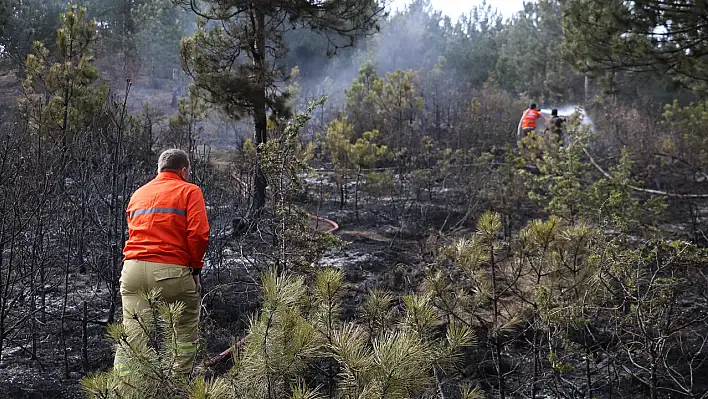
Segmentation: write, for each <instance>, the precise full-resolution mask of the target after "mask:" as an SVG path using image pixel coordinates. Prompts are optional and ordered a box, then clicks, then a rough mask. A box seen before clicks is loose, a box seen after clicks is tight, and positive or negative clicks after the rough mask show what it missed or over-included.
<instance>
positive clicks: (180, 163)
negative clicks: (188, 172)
mask: <svg viewBox="0 0 708 399" xmlns="http://www.w3.org/2000/svg"><path fill="white" fill-rule="evenodd" d="M186 167H189V156H188V155H187V153H186V152H184V151H182V150H180V149H177V148H170V149H169V150H165V151H163V152H162V154H160V158H159V159H158V160H157V172H158V173H160V172H162V171H165V170H171V171H178V170H180V169H182V168H186Z"/></svg>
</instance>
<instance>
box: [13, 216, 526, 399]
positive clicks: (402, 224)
mask: <svg viewBox="0 0 708 399" xmlns="http://www.w3.org/2000/svg"><path fill="white" fill-rule="evenodd" d="M367 208H369V207H367ZM384 208H385V207H384ZM483 208H484V207H483V206H482V207H480V210H481V209H483ZM371 209H376V208H375V207H371ZM309 211H310V212H312V213H313V214H319V215H320V216H322V217H325V218H329V219H331V220H334V221H336V222H337V223H338V224H339V226H340V229H339V230H338V231H337V233H336V234H337V235H338V236H339V237H340V238H341V239H342V240H343V241H344V242H345V243H346V245H345V246H344V248H342V249H338V250H336V251H332V252H331V253H328V254H326V255H325V257H324V258H323V259H322V260H321V261H320V262H319V265H320V266H336V267H341V268H343V269H344V271H345V281H346V283H347V284H348V286H349V290H348V291H347V293H346V296H345V298H344V309H343V317H344V318H347V319H348V318H352V317H354V316H355V313H356V311H357V309H359V308H360V305H361V302H362V299H363V298H364V296H365V294H367V293H368V292H369V291H370V290H371V289H373V288H382V289H385V290H388V291H390V292H392V293H395V294H404V293H409V292H410V291H411V290H414V289H415V287H417V286H418V284H419V283H420V281H421V280H422V277H423V274H424V272H425V261H426V258H427V257H428V256H429V255H430V253H431V251H432V250H433V249H434V248H435V247H438V246H439V245H442V244H443V243H442V242H436V241H435V240H432V241H431V240H430V237H431V236H432V237H434V236H435V234H434V232H435V231H436V230H438V229H440V228H441V227H443V225H444V224H445V223H446V220H448V219H452V220H460V219H461V218H462V217H463V215H460V214H454V215H450V214H448V213H446V212H445V211H443V210H442V209H441V207H437V208H436V207H433V208H430V209H426V210H425V215H426V218H425V219H426V220H425V221H424V222H422V223H420V222H418V221H417V219H416V218H417V216H409V217H407V218H398V217H397V218H392V217H390V216H387V215H386V211H385V210H382V209H379V210H378V211H376V210H374V211H361V212H360V215H359V217H358V218H357V217H356V213H355V212H354V211H352V210H351V209H345V210H339V209H338V207H337V206H336V204H334V203H329V204H325V206H324V209H322V210H320V211H316V209H314V207H312V208H311V209H309ZM411 213H412V214H415V215H419V214H422V213H423V212H411ZM536 216H537V215H535V214H533V213H530V212H528V211H525V210H521V209H520V210H518V212H517V219H516V220H514V223H513V224H514V227H513V230H517V229H518V227H520V226H522V225H523V224H524V223H525V221H526V220H528V219H531V218H533V217H536ZM474 219H475V217H474V216H473V217H470V220H468V221H467V222H466V223H464V224H463V225H462V229H461V230H459V231H457V233H460V232H464V231H465V230H468V231H469V230H470V229H472V228H473V226H474V222H475V220H474ZM232 254H233V252H232ZM230 262H231V264H229V265H228V270H229V272H228V276H222V277H219V279H217V276H216V275H214V274H208V275H206V276H205V277H204V280H203V285H204V288H205V292H208V294H206V295H205V297H204V304H205V307H204V313H203V316H202V339H203V344H204V345H202V346H203V348H204V352H203V353H201V354H200V356H199V360H200V361H201V360H205V359H207V358H210V357H213V356H215V355H216V354H218V353H220V352H221V351H223V350H225V349H226V348H228V347H229V345H230V344H232V343H233V342H234V341H236V340H238V339H240V338H241V337H243V335H244V331H245V327H246V322H247V320H248V316H249V314H252V312H253V311H254V310H255V309H256V308H257V304H258V297H259V293H258V287H257V286H256V285H255V284H253V283H252V282H249V278H250V277H249V274H248V273H245V272H243V270H244V267H240V266H239V264H240V263H239V260H238V257H236V256H235V255H232V256H231V259H230ZM72 277H76V279H75V280H76V281H78V282H77V283H76V285H75V286H72V287H71V290H72V291H71V292H73V291H74V290H88V287H90V286H91V284H90V282H89V281H84V280H85V278H84V280H82V278H81V276H72ZM220 279H221V280H223V283H222V284H220V281H219V280H220ZM234 281H236V282H235V283H234ZM61 294H62V288H61V287H59V288H56V287H55V288H54V290H53V292H52V295H53V298H54V304H53V305H52V306H53V307H52V310H51V313H50V314H48V315H47V320H46V323H48V324H50V325H52V326H51V327H47V326H45V327H43V328H42V331H55V332H56V333H54V334H49V335H44V336H38V337H37V348H38V352H37V354H38V356H36V357H35V356H32V353H31V352H30V350H29V348H28V349H27V350H24V349H21V348H15V347H10V348H6V349H4V350H3V353H4V354H5V355H4V356H3V359H2V363H0V384H1V385H0V387H1V389H0V399H4V398H45V397H54V398H81V397H82V395H81V389H80V384H79V380H80V378H81V377H82V376H84V375H86V372H85V370H84V369H83V367H82V353H81V352H82V351H81V348H82V342H81V341H82V340H81V336H82V331H81V325H82V323H81V322H80V318H81V312H80V309H81V308H80V307H81V304H79V303H71V304H69V306H68V308H69V313H70V314H71V315H72V317H73V318H74V320H73V321H71V322H69V323H68V324H67V326H66V331H67V333H66V336H67V347H68V348H70V350H69V351H68V370H69V375H68V378H67V376H66V375H65V365H64V362H63V350H62V345H61V340H60V335H59V334H58V331H60V324H59V317H58V315H59V314H60V310H59V309H58V307H57V303H56V302H57V301H59V300H60V298H61V296H62V295H61ZM104 296H105V295H104ZM84 297H86V296H84ZM89 306H90V310H89V317H88V319H89V321H90V323H88V324H87V333H88V334H87V335H88V340H87V350H88V368H87V370H88V371H89V372H96V371H104V370H107V369H108V368H109V367H111V365H112V358H113V352H112V348H111V344H110V341H109V340H108V339H107V338H106V336H105V331H106V327H105V319H106V311H107V309H108V307H107V304H106V303H102V302H100V301H89ZM520 350H521V349H520ZM470 356H472V354H470ZM475 356H476V358H475V359H476V360H471V364H475V363H476V364H477V366H476V367H477V368H480V370H478V371H477V373H481V374H490V375H491V374H493V370H492V368H491V365H489V364H486V363H484V359H481V358H477V357H478V356H479V354H477V355H475ZM228 367H230V362H229V360H228V359H227V360H225V361H223V362H222V363H220V364H219V365H218V366H216V367H214V368H211V369H209V371H208V374H211V373H221V372H223V371H225V370H226V369H227V368H228ZM468 373H474V371H473V370H469V371H468Z"/></svg>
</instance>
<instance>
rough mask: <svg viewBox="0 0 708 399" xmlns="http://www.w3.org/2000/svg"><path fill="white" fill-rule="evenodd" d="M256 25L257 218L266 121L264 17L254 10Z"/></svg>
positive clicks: (253, 211) (261, 198)
mask: <svg viewBox="0 0 708 399" xmlns="http://www.w3.org/2000/svg"><path fill="white" fill-rule="evenodd" d="M252 16H253V18H254V20H255V21H254V22H255V25H256V27H255V28H256V32H257V33H256V43H255V48H254V52H253V63H254V66H255V68H256V71H257V72H258V83H257V84H258V86H259V87H258V94H257V98H255V99H254V102H253V122H254V125H255V137H256V171H255V185H254V193H253V203H252V204H251V216H253V217H258V216H260V214H261V212H262V211H263V207H265V203H266V177H265V174H264V173H263V169H262V166H261V157H260V154H261V151H262V147H263V145H264V144H265V143H266V141H267V140H268V131H267V120H266V116H267V115H266V87H265V73H266V70H265V69H266V62H265V54H266V53H265V44H266V40H265V32H264V29H265V15H264V14H263V13H262V12H261V10H259V9H257V8H256V9H254V10H253V14H252Z"/></svg>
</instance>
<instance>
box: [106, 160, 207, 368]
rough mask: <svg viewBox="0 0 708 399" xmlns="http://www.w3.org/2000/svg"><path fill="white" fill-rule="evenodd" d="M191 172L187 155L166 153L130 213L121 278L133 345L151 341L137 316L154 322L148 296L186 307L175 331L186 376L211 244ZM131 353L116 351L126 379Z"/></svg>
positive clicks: (191, 360) (193, 352) (177, 364)
mask: <svg viewBox="0 0 708 399" xmlns="http://www.w3.org/2000/svg"><path fill="white" fill-rule="evenodd" d="M189 167H190V164H189V158H188V156H187V154H186V153H185V152H184V151H182V150H177V149H170V150H166V151H165V152H163V153H162V154H161V155H160V158H159V160H158V169H157V170H158V174H157V177H155V178H154V179H153V180H152V181H150V182H148V183H147V184H146V185H144V186H142V187H140V188H139V189H138V190H137V191H135V193H134V194H133V196H132V197H131V199H130V203H129V204H128V209H127V212H126V213H127V215H126V216H127V219H128V234H129V236H128V241H127V242H126V243H125V248H124V249H123V254H124V255H125V258H124V260H123V270H122V273H121V277H120V293H121V298H122V302H123V325H124V326H125V329H126V332H127V337H128V342H129V343H130V345H131V346H135V345H137V347H139V346H141V345H140V344H141V342H142V343H146V342H147V339H148V337H147V335H146V334H145V331H144V329H143V328H142V327H141V326H140V323H139V322H138V320H136V318H135V315H136V314H137V315H139V316H141V317H142V318H143V324H144V325H148V326H149V325H151V321H152V314H151V312H150V311H149V305H148V303H147V301H146V300H145V298H144V294H142V293H144V292H149V291H150V290H152V289H154V288H157V289H160V295H161V299H162V300H163V301H165V302H166V303H175V302H181V303H183V304H184V310H183V312H182V314H181V316H180V318H179V320H177V323H176V327H175V330H176V344H177V348H176V356H175V361H174V371H175V373H176V374H177V375H180V376H183V377H188V376H189V375H190V374H191V372H192V368H193V365H194V358H195V356H196V351H197V341H198V339H199V331H198V329H197V327H198V323H199V308H200V301H201V298H200V291H201V283H200V278H199V275H200V273H201V270H202V267H203V265H204V261H203V260H202V258H203V256H204V253H205V252H206V248H207V243H208V241H209V222H208V220H207V214H206V206H205V204H204V197H203V195H202V191H201V189H200V188H199V187H197V186H196V185H194V184H191V183H189V182H188V181H189ZM145 320H147V322H145ZM126 351H130V349H129V348H128V347H127V346H126V345H125V343H120V344H119V345H118V348H117V350H116V356H115V361H114V368H115V369H116V372H117V373H118V375H119V376H121V377H127V376H129V375H130V374H131V371H130V370H129V369H128V367H127V366H126V361H127V360H128V356H126V353H125V352H126Z"/></svg>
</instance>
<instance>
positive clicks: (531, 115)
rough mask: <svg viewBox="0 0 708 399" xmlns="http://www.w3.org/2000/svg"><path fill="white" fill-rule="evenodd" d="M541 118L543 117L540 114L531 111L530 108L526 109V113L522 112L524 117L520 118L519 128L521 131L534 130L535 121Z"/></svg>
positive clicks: (533, 110)
mask: <svg viewBox="0 0 708 399" xmlns="http://www.w3.org/2000/svg"><path fill="white" fill-rule="evenodd" d="M541 117H543V115H541V113H540V112H538V111H537V110H535V109H531V108H529V109H527V110H526V111H524V116H522V117H521V128H522V129H528V128H532V129H535V128H536V120H537V119H538V118H541Z"/></svg>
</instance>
